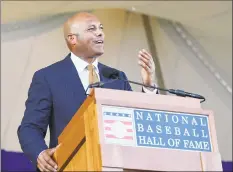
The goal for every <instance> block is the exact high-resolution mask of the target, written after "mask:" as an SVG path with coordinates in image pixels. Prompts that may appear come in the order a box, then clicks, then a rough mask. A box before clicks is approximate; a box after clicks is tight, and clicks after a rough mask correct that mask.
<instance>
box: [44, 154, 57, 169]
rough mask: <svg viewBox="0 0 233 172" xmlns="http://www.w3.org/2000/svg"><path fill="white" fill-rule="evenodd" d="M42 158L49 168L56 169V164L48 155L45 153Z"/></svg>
mask: <svg viewBox="0 0 233 172" xmlns="http://www.w3.org/2000/svg"><path fill="white" fill-rule="evenodd" d="M43 158H44V160H45V161H46V162H47V164H48V165H49V166H50V167H52V168H53V169H57V164H56V163H55V162H54V161H53V159H52V158H51V157H50V155H49V154H47V153H46V154H44V155H43Z"/></svg>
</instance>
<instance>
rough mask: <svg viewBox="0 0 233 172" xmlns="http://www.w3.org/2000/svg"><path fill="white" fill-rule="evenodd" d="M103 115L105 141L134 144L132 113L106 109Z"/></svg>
mask: <svg viewBox="0 0 233 172" xmlns="http://www.w3.org/2000/svg"><path fill="white" fill-rule="evenodd" d="M103 117H104V120H103V122H104V136H105V141H107V142H108V143H116V144H121V145H133V144H134V132H133V121H132V114H129V113H121V112H112V111H105V112H103Z"/></svg>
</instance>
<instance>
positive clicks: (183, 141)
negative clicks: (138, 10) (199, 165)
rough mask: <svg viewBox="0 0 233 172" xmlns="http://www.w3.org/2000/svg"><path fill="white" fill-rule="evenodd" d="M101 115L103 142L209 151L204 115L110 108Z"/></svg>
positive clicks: (208, 136)
mask: <svg viewBox="0 0 233 172" xmlns="http://www.w3.org/2000/svg"><path fill="white" fill-rule="evenodd" d="M102 112H103V123H104V137H105V142H106V143H110V144H120V145H126V146H127V145H128V146H138V147H152V148H153V147H154V148H156V147H157V148H167V149H180V150H192V151H205V152H211V151H212V146H211V139H210V131H209V122H208V117H207V116H203V115H198V114H185V113H176V112H167V111H151V110H141V109H132V108H123V107H112V106H103V108H102Z"/></svg>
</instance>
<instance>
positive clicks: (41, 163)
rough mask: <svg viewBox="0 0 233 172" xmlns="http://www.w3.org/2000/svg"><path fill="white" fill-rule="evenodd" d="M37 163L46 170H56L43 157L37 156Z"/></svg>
mask: <svg viewBox="0 0 233 172" xmlns="http://www.w3.org/2000/svg"><path fill="white" fill-rule="evenodd" d="M39 164H40V165H41V166H42V168H44V169H45V170H46V171H56V169H54V168H53V167H52V166H51V165H50V164H49V163H48V162H47V161H46V160H45V158H44V157H40V158H39Z"/></svg>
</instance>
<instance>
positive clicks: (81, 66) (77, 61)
mask: <svg viewBox="0 0 233 172" xmlns="http://www.w3.org/2000/svg"><path fill="white" fill-rule="evenodd" d="M70 58H71V60H72V61H73V63H74V65H75V67H76V69H77V71H78V73H80V72H82V71H84V70H85V68H86V67H87V66H88V65H89V63H87V62H86V61H84V60H83V59H81V58H80V57H78V56H76V55H75V54H74V53H72V52H71V56H70ZM92 65H93V66H94V67H95V71H96V72H97V73H99V69H98V60H97V59H96V60H95V61H94V62H93V63H92Z"/></svg>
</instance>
